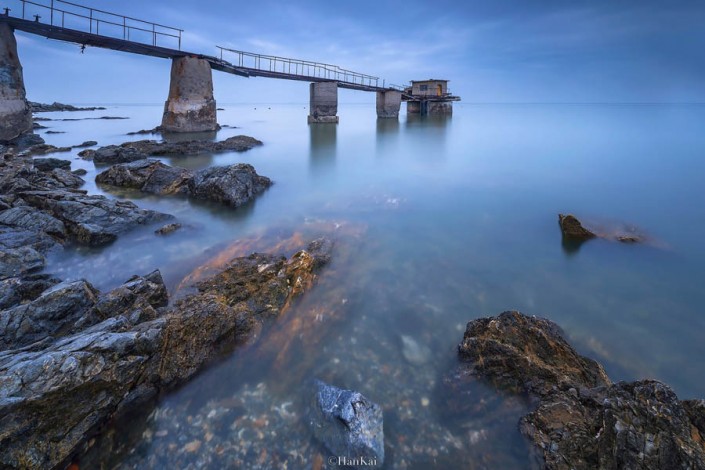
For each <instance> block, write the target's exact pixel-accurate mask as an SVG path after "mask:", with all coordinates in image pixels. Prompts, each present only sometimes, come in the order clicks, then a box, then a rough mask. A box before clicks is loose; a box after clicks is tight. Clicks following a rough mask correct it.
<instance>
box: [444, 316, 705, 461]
mask: <svg viewBox="0 0 705 470" xmlns="http://www.w3.org/2000/svg"><path fill="white" fill-rule="evenodd" d="M458 356H459V359H460V366H459V368H458V370H457V371H454V372H452V373H451V374H449V378H448V382H449V383H451V384H452V385H453V387H454V390H456V391H457V392H458V393H459V395H462V394H463V391H466V390H467V391H469V390H472V385H473V382H475V381H478V380H481V381H485V382H488V383H489V384H491V385H492V386H494V387H497V388H499V389H501V390H503V391H504V392H507V393H511V394H527V395H529V396H530V397H531V398H532V399H533V400H534V401H535V405H534V410H533V411H531V412H530V413H529V414H527V415H526V416H524V417H523V418H521V420H520V422H519V429H520V431H521V433H522V434H523V435H524V436H526V437H527V438H528V439H529V440H530V441H531V442H532V443H533V445H534V449H535V451H536V455H535V462H534V463H535V465H536V466H537V467H539V468H547V469H556V470H559V469H560V470H568V469H586V470H587V469H593V468H644V469H665V468H669V469H680V468H682V469H686V468H688V469H691V468H692V469H696V468H705V446H704V445H703V442H705V440H704V437H705V400H679V399H678V397H677V396H676V394H675V393H674V392H673V390H671V389H670V388H669V387H668V386H667V385H665V384H663V383H661V382H658V381H655V380H640V381H637V382H629V383H628V382H618V383H612V381H611V380H610V379H609V377H607V374H606V373H605V371H604V369H603V367H602V366H601V365H600V364H598V363H597V362H595V361H593V360H591V359H588V358H586V357H583V356H581V355H579V354H578V353H577V352H576V351H575V350H574V349H573V348H572V347H571V346H570V345H569V344H568V342H567V341H566V340H565V339H564V337H563V333H562V331H561V329H560V328H559V327H558V325H556V324H555V323H553V322H551V321H550V320H546V319H543V318H537V317H530V316H526V315H523V314H521V313H519V312H514V311H513V312H504V313H502V314H500V315H498V316H497V317H491V318H480V319H478V320H473V321H471V322H470V323H468V325H467V329H466V331H465V334H464V336H463V341H462V343H460V345H459V346H458ZM472 398H473V397H472V396H471V394H466V395H465V396H463V399H464V400H472Z"/></svg>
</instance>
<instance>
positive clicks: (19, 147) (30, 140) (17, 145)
mask: <svg viewBox="0 0 705 470" xmlns="http://www.w3.org/2000/svg"><path fill="white" fill-rule="evenodd" d="M43 143H44V139H42V137H41V136H39V135H37V134H22V135H20V136H19V137H15V138H14V139H12V140H11V141H10V142H8V146H9V147H12V148H14V149H15V151H16V152H22V151H24V150H26V149H28V148H30V147H32V146H34V145H41V144H43Z"/></svg>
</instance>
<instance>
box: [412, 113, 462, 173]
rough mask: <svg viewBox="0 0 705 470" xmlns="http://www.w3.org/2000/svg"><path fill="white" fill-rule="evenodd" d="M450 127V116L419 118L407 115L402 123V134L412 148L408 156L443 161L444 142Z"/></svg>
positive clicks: (415, 115) (444, 153) (416, 115)
mask: <svg viewBox="0 0 705 470" xmlns="http://www.w3.org/2000/svg"><path fill="white" fill-rule="evenodd" d="M450 125H451V116H420V115H418V114H408V115H407V116H406V122H405V123H404V133H405V135H406V136H408V137H407V138H406V140H407V142H408V143H410V144H411V146H412V148H410V149H409V151H408V152H407V153H408V154H411V155H414V156H417V157H422V158H423V159H424V160H429V159H431V160H433V161H438V160H439V159H443V160H445V157H446V151H445V150H446V140H447V137H448V129H449V128H450Z"/></svg>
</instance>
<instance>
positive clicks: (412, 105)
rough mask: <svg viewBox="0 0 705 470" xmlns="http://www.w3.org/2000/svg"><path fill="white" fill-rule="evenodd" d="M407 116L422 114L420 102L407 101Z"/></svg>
mask: <svg viewBox="0 0 705 470" xmlns="http://www.w3.org/2000/svg"><path fill="white" fill-rule="evenodd" d="M406 114H421V102H420V101H407V102H406Z"/></svg>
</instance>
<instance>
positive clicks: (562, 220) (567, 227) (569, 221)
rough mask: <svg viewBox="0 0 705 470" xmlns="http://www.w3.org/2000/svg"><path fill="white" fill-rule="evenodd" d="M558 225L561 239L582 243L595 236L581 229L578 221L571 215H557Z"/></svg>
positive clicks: (583, 228)
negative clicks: (561, 234) (561, 235)
mask: <svg viewBox="0 0 705 470" xmlns="http://www.w3.org/2000/svg"><path fill="white" fill-rule="evenodd" d="M558 223H559V225H560V226H561V232H562V233H563V237H564V238H566V239H569V240H575V241H584V240H589V239H591V238H595V237H596V236H597V235H595V234H594V233H592V232H591V231H590V230H588V229H586V228H585V227H583V226H582V224H581V223H580V221H579V220H578V219H576V218H575V217H574V216H572V215H563V214H558Z"/></svg>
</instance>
